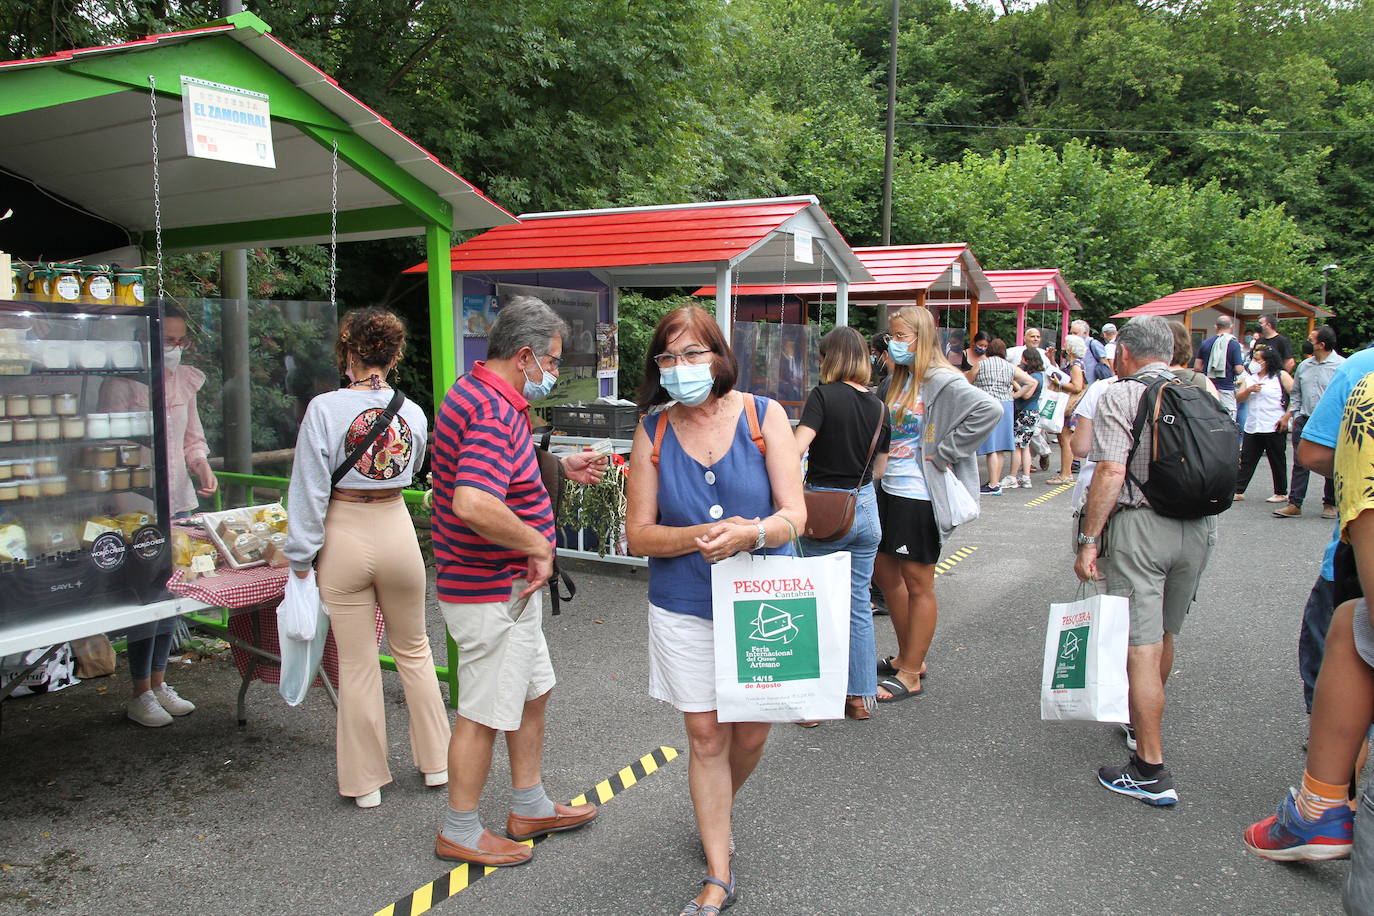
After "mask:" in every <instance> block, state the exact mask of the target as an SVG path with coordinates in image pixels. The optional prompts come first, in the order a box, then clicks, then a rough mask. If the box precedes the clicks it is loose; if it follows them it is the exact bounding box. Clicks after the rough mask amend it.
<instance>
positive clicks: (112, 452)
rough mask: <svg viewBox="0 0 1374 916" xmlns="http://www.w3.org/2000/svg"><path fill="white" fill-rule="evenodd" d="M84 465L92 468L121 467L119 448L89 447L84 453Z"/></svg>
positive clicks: (108, 446)
mask: <svg viewBox="0 0 1374 916" xmlns="http://www.w3.org/2000/svg"><path fill="white" fill-rule="evenodd" d="M82 459H83V463H84V464H85V465H86V466H87V467H92V468H114V467H117V466H118V465H119V448H118V447H117V446H114V445H88V446H86V448H85V449H84V450H83V451H82Z"/></svg>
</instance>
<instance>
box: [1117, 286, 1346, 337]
mask: <svg viewBox="0 0 1374 916" xmlns="http://www.w3.org/2000/svg"><path fill="white" fill-rule="evenodd" d="M1137 315H1164V316H1179V317H1180V319H1181V320H1182V321H1183V323H1184V324H1185V325H1187V327H1188V329H1189V330H1190V331H1191V330H1192V329H1193V327H1194V325H1196V326H1197V327H1198V328H1199V329H1201V330H1205V329H1207V328H1209V327H1211V326H1212V323H1213V322H1214V321H1215V320H1216V317H1217V316H1218V315H1232V316H1234V317H1235V319H1236V322H1237V323H1238V324H1240V323H1243V322H1244V321H1246V320H1247V319H1250V318H1258V317H1259V316H1260V315H1273V316H1274V317H1275V318H1306V319H1307V333H1309V334H1311V333H1312V331H1313V330H1314V329H1315V328H1316V326H1317V319H1318V318H1331V317H1333V313H1332V312H1328V311H1327V310H1326V309H1324V308H1322V307H1321V306H1317V305H1312V304H1311V303H1310V302H1304V301H1303V300H1301V299H1299V298H1298V297H1296V296H1290V295H1289V294H1288V293H1285V292H1283V291H1282V290H1277V289H1275V288H1274V287H1272V286H1269V285H1268V284H1266V283H1260V282H1258V281H1248V282H1245V283H1227V284H1224V285H1222V286H1199V287H1194V288H1192V289H1182V290H1179V291H1178V292H1176V293H1170V294H1169V295H1167V296H1165V297H1163V298H1162V299H1156V300H1154V301H1153V302H1146V303H1145V304H1144V305H1137V306H1136V307H1135V308H1129V309H1126V311H1124V312H1117V313H1116V314H1115V315H1113V316H1112V317H1113V318H1134V317H1136V316H1137Z"/></svg>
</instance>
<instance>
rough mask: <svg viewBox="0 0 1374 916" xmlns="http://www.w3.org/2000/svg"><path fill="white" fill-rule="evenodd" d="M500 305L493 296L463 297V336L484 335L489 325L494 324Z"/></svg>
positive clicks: (488, 331)
mask: <svg viewBox="0 0 1374 916" xmlns="http://www.w3.org/2000/svg"><path fill="white" fill-rule="evenodd" d="M498 311H500V306H498V305H497V304H496V297H495V296H464V297H463V336H464V337H486V336H487V335H488V334H489V333H491V326H492V325H494V324H496V313H497V312H498Z"/></svg>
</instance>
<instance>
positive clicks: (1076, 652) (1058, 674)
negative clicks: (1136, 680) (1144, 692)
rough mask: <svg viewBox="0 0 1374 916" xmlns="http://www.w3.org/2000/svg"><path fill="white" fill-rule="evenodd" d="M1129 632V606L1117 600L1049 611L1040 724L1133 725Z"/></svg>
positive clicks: (1094, 598)
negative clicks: (1129, 699)
mask: <svg viewBox="0 0 1374 916" xmlns="http://www.w3.org/2000/svg"><path fill="white" fill-rule="evenodd" d="M1130 630H1131V615H1130V605H1129V604H1128V602H1127V600H1126V599H1125V598H1121V597H1118V596H1116V595H1091V596H1089V597H1086V598H1082V599H1080V600H1078V601H1072V602H1069V603H1067V604H1052V605H1050V619H1049V626H1048V627H1046V630H1045V665H1044V670H1043V672H1042V674H1041V679H1040V718H1042V719H1045V720H1050V719H1066V720H1080V721H1086V722H1129V721H1131V714H1130V709H1129V707H1128V705H1127V699H1126V698H1127V688H1128V685H1127V682H1126V645H1127V641H1128V637H1129V636H1130Z"/></svg>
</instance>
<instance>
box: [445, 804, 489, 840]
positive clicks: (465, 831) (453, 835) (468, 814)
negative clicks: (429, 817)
mask: <svg viewBox="0 0 1374 916" xmlns="http://www.w3.org/2000/svg"><path fill="white" fill-rule="evenodd" d="M439 832H440V833H442V834H443V835H444V838H445V839H447V840H448V841H449V842H450V843H457V844H458V845H459V846H466V847H467V848H468V849H476V848H477V842H478V841H479V840H481V839H482V820H481V818H479V817H478V816H477V811H476V810H472V811H454V810H453V809H452V808H449V809H448V814H446V815H445V816H444V826H443V829H441V830H440V831H439Z"/></svg>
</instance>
